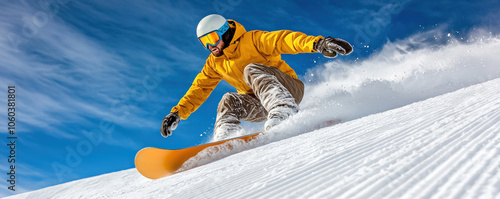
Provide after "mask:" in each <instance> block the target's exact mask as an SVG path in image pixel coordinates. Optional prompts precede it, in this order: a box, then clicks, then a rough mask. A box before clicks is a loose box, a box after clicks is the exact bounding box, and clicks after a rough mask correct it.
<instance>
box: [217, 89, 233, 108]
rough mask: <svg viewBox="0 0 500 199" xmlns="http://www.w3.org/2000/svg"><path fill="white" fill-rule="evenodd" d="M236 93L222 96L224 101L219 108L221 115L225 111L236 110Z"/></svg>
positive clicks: (221, 101)
mask: <svg viewBox="0 0 500 199" xmlns="http://www.w3.org/2000/svg"><path fill="white" fill-rule="evenodd" d="M234 95H235V93H226V94H224V96H222V99H221V100H220V102H219V106H218V107H217V112H218V113H221V112H222V111H223V110H224V109H230V110H231V109H234V108H236V107H235V103H236V97H235V96H234Z"/></svg>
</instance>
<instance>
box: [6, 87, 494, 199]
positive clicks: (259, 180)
mask: <svg viewBox="0 0 500 199" xmlns="http://www.w3.org/2000/svg"><path fill="white" fill-rule="evenodd" d="M10 198H217V199H219V198H500V79H495V80H492V81H489V82H486V83H482V84H478V85H475V86H471V87H468V88H464V89H460V90H458V91H455V92H453V93H449V94H445V95H442V96H438V97H435V98H431V99H428V100H425V101H422V102H417V103H413V104H410V105H407V106H404V107H402V108H398V109H394V110H390V111H387V112H383V113H379V114H374V115H370V116H367V117H363V118H360V119H357V120H353V121H349V122H345V123H342V124H338V125H335V126H331V127H327V128H323V129H319V130H315V131H312V132H309V133H305V134H301V135H298V136H294V137H291V138H288V139H283V140H280V141H276V142H271V143H269V144H266V145H263V146H260V147H257V148H254V149H251V150H247V151H243V152H241V153H237V154H235V155H232V156H229V157H227V158H224V159H221V160H218V161H215V162H213V163H210V164H208V165H204V166H201V167H198V168H194V169H191V170H188V171H185V172H183V173H179V174H176V175H173V176H169V177H166V178H163V179H160V180H155V181H152V180H148V179H145V178H143V177H142V176H140V174H138V173H137V172H136V171H135V170H134V169H131V170H125V171H121V172H116V173H111V174H106V175H102V176H96V177H92V178H88V179H83V180H78V181H74V182H69V183H65V184H62V185H58V186H53V187H49V188H45V189H41V190H38V191H34V192H30V193H25V194H21V195H17V196H13V197H10Z"/></svg>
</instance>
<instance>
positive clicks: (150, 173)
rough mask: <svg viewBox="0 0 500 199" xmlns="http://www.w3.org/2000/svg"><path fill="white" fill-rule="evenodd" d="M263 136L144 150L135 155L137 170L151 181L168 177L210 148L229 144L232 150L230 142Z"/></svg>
mask: <svg viewBox="0 0 500 199" xmlns="http://www.w3.org/2000/svg"><path fill="white" fill-rule="evenodd" d="M261 134H262V133H255V134H251V135H246V136H242V137H237V138H231V139H227V140H222V141H218V142H213V143H208V144H202V145H198V146H193V147H189V148H184V149H161V148H156V147H147V148H143V149H141V150H140V151H139V152H137V154H136V155H135V168H136V169H137V171H138V172H139V173H140V174H141V175H143V176H144V177H146V178H149V179H158V178H162V177H166V176H169V175H172V174H175V173H178V172H180V171H179V169H180V168H181V167H182V165H183V164H184V163H185V162H186V161H187V160H189V159H190V158H192V157H194V156H196V155H197V154H198V153H199V152H201V151H202V150H204V149H206V148H208V147H212V146H222V145H223V144H228V145H227V146H225V147H229V148H231V147H232V146H231V143H230V142H229V141H233V140H242V141H244V142H249V141H250V140H253V139H254V138H256V137H257V136H259V135H261Z"/></svg>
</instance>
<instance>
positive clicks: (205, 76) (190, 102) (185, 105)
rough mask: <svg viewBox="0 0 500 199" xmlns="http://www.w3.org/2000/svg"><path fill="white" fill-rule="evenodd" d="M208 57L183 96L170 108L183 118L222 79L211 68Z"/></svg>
mask: <svg viewBox="0 0 500 199" xmlns="http://www.w3.org/2000/svg"><path fill="white" fill-rule="evenodd" d="M209 59H210V58H209ZM209 59H207V63H206V64H205V66H204V67H203V69H202V70H201V72H200V73H199V74H198V75H197V76H196V78H195V79H194V81H193V84H192V85H191V87H190V88H189V90H188V91H187V93H186V94H185V95H184V97H182V98H181V100H180V101H179V103H178V104H177V106H175V107H173V108H172V111H171V112H177V113H178V114H179V116H180V117H181V118H182V119H184V120H185V119H187V118H188V117H189V115H191V113H193V112H195V111H196V109H198V108H199V107H200V106H201V104H203V102H205V100H207V98H208V96H210V93H212V91H213V90H214V89H215V87H216V86H217V84H219V82H220V81H221V79H222V76H221V75H219V74H218V73H217V72H216V71H215V70H214V69H213V68H212V64H213V63H212V62H210V61H209Z"/></svg>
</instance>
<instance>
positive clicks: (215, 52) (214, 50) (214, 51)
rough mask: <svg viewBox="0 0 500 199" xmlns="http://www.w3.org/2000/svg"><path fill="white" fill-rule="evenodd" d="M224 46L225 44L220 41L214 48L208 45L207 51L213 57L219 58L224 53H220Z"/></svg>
mask: <svg viewBox="0 0 500 199" xmlns="http://www.w3.org/2000/svg"><path fill="white" fill-rule="evenodd" d="M224 45H225V43H224V41H223V40H222V39H221V40H220V42H219V44H217V46H215V47H212V46H210V45H208V50H210V51H211V52H212V54H213V55H214V56H215V57H220V56H222V55H223V54H224V51H222V50H223V49H222V48H223V47H224Z"/></svg>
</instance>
